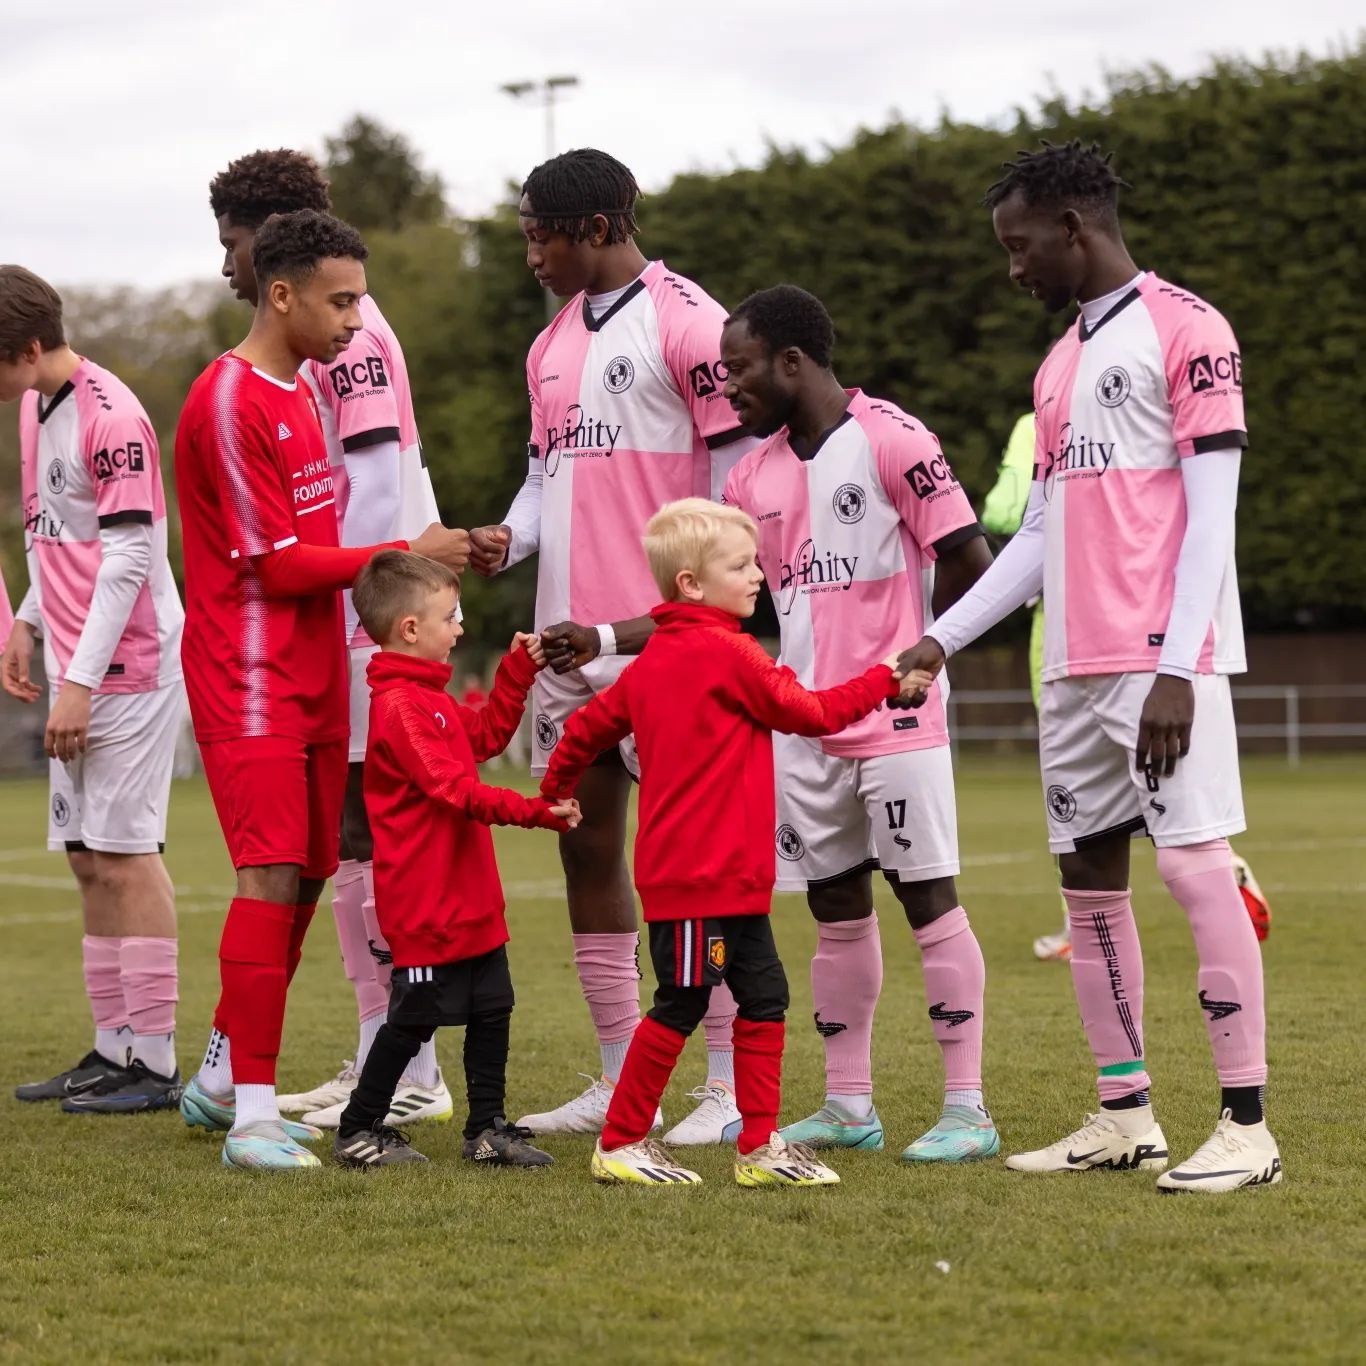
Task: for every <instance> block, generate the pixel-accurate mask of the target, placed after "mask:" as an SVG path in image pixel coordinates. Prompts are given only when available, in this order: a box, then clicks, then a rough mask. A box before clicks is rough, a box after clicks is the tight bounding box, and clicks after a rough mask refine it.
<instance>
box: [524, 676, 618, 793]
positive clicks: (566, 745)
mask: <svg viewBox="0 0 1366 1366" xmlns="http://www.w3.org/2000/svg"><path fill="white" fill-rule="evenodd" d="M634 667H635V666H634V665H631V666H629V667H628V668H627V669H626V671H625V672H624V673H623V674H622V676H621V677H620V678H619V679H617V681H616V682H615V683H613V684H612V686H611V687H610V688H608V689H607V690H606V691H605V692H600V693H599V694H598V695H597V696H596V697H595V698H594V699H593V700H592V701H591V702H590V703H589V704H588V705H587V706H586V707H580V708H579V710H578V711H576V712H575V713H574V714H573V715H572V716H571V717H570V718H569V720H568V721H566V722H565V724H564V734H563V735H561V736H560V740H559V743H558V744H557V745H556V746H555V750H554V752H553V753H552V754H551V756H550V765H549V767H548V768H547V769H546V774H545V777H544V778H542V779H541V795H542V796H543V797H545V798H546V800H548V801H556V800H559V799H561V798H563V797H567V796H569V795H570V794H571V793H572V792H573V791H574V789H575V788H576V787H577V786H578V785H579V779H580V778H581V777H582V776H583V771H584V769H586V768H587V767H588V765H589V764H591V763H592V762H593V760H594V759H596V758H597V757H598V755H599V754H601V753H602V752H603V750H605V749H609V748H610V747H611V746H612V745H619V744H620V743H621V742H622V741H623V740H624V739H625V738H626V737H627V736H628V735H630V733H631V731H632V730H633V729H634V727H633V726H632V724H631V702H630V692H629V689H630V686H631V683H632V680H631V678H630V673H631V669H633V668H634Z"/></svg>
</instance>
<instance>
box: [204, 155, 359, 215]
mask: <svg viewBox="0 0 1366 1366" xmlns="http://www.w3.org/2000/svg"><path fill="white" fill-rule="evenodd" d="M209 207H210V208H211V209H212V210H213V216H214V217H215V218H222V217H223V216H224V215H226V216H227V219H228V221H229V222H230V223H233V224H235V225H236V226H237V227H240V228H259V227H260V226H261V224H262V223H264V222H265V221H266V219H267V218H269V217H270V216H271V214H273V213H294V212H295V211H296V210H298V209H316V210H317V211H318V212H319V213H330V212H331V211H332V199H331V196H330V195H329V194H328V185H327V177H326V176H325V175H323V171H322V167H321V166H319V165H318V163H317V162H316V161H314V160H313V158H312V157H311V156H309V155H307V153H305V152H293V151H291V150H290V149H289V148H288V147H279V148H276V150H275V151H273V152H268V151H264V150H263V151H259V152H248V153H247V155H246V156H244V157H238V158H237V160H236V161H233V162H230V163H229V165H228V168H227V170H225V171H219V173H218V174H217V175H216V176H214V178H213V179H212V180H211V181H210V182H209Z"/></svg>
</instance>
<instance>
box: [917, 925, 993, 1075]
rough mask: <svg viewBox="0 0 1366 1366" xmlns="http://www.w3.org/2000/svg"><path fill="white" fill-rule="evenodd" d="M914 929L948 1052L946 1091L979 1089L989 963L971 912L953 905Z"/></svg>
mask: <svg viewBox="0 0 1366 1366" xmlns="http://www.w3.org/2000/svg"><path fill="white" fill-rule="evenodd" d="M913 933H914V935H915V942H916V943H917V944H919V945H920V967H921V971H922V972H923V973H924V974H925V999H926V1000H927V1001H928V1002H929V1005H930V1019H931V1020H932V1021H933V1022H934V1037H935V1039H936V1040H937V1041H938V1043H939V1047H940V1049H941V1050H942V1052H943V1054H944V1090H945V1091H946V1092H949V1091H980V1090H981V1089H982V1023H983V1019H982V1017H983V1014H984V1010H983V996H984V994H985V992H986V984H987V965H986V963H985V962H984V961H983V960H982V949H981V946H980V945H979V944H978V942H977V936H976V935H975V934H974V933H973V932H972V926H971V925H970V924H968V913H967V912H966V911H965V910H964V909H963V908H962V907H961V906H955V907H954V908H953V910H951V911H949V912H948V913H947V914H946V915H941V916H940V917H939V919H938V920H934V921H931V922H930V924H928V925H926V926H925V927H924V929H920V930H914V931H913Z"/></svg>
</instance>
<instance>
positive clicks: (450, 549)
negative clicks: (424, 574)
mask: <svg viewBox="0 0 1366 1366" xmlns="http://www.w3.org/2000/svg"><path fill="white" fill-rule="evenodd" d="M408 545H409V547H410V548H411V550H412V552H413V554H414V555H422V556H424V557H425V558H427V559H429V560H435V561H436V562H437V563H438V564H444V565H445V566H446V568H447V569H454V570H455V572H456V573H457V574H458V573H459V572H460V571H461V570H462V569H463V568H464V567H465V566H466V565H467V564H469V562H470V533H469V532H468V531H461V530H459V529H458V528H457V529H452V528H450V527H444V526H442V525H441V523H440V522H433V523H432V524H431V526H429V527H428V528H427V529H426V531H424V532H423V533H422V535H421V536H419V537H418V538H417V540H415V541H409V542H408Z"/></svg>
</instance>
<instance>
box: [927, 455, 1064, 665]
mask: <svg viewBox="0 0 1366 1366" xmlns="http://www.w3.org/2000/svg"><path fill="white" fill-rule="evenodd" d="M1043 513H1044V503H1043V483H1042V481H1041V480H1035V482H1034V485H1033V487H1032V488H1031V489H1030V490H1029V502H1028V503H1027V504H1026V505H1025V513H1024V520H1023V521H1022V522H1021V523H1020V529H1019V531H1017V532H1016V533H1015V535H1014V536H1012V537H1011V539H1010V540H1009V542H1008V543H1007V544H1006V547H1005V549H1004V550H1002V551H1001V553H1000V554H999V555H998V556H997V557H996V559H995V560H993V561H992V564H991V568H990V569H988V570H987V572H986V573H985V574H983V575H982V577H981V578H980V579H978V580H977V582H976V583H975V584H973V586H972V587H971V588H970V589H968V591H967V592H966V593H964V594H963V596H962V597H961V598H959V599H958V601H957V602H955V603H954V604H953V606H952V607H950V608H949V610H948V611H947V612H945V613H944V615H943V616H942V617H939V618H937V619H936V620H935V623H934V625H933V627H932V628H931V629H930V631H929V634H930V635H932V636H933V637H934V639H935V640H937V641H938V642H939V643H940V645H942V646H943V647H944V654H945V655H946V656H948V655H952V654H956V653H957V652H958V651H959V650H961V649H962V648H963V647H964V646H965V645H970V644H971V643H972V642H973V641H974V640H976V639H977V637H978V636H980V635H981V634H982V633H983V632H985V631H988V630H990V629H991V628H992V627H993V626H995V625H996V623H997V622H998V621H1002V620H1004V619H1005V618H1006V617H1008V616H1009V615H1010V614H1011V613H1012V612H1013V611H1014V610H1015V609H1016V608H1017V607H1023V606H1024V605H1025V603H1026V602H1028V601H1029V599H1030V598H1032V597H1035V596H1037V595H1038V594H1039V593H1041V592H1042V591H1043Z"/></svg>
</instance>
